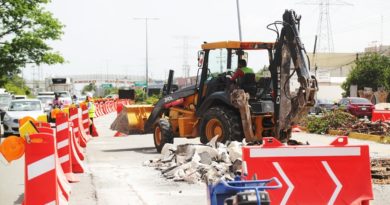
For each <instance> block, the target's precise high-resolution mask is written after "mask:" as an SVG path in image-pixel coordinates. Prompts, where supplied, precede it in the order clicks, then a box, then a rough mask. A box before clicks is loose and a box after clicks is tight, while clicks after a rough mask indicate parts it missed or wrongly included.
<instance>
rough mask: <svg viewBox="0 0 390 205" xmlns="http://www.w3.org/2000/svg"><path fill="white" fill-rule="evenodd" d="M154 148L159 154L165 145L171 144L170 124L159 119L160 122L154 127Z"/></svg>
mask: <svg viewBox="0 0 390 205" xmlns="http://www.w3.org/2000/svg"><path fill="white" fill-rule="evenodd" d="M153 141H154V146H155V147H156V149H157V152H159V153H160V152H161V150H162V148H163V147H164V145H165V143H173V132H172V127H171V124H170V123H169V121H168V120H166V119H160V121H159V122H158V123H157V124H156V126H155V127H154V132H153Z"/></svg>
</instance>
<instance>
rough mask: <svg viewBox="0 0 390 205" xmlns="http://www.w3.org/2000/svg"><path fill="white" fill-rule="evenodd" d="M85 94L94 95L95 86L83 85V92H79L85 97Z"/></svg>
mask: <svg viewBox="0 0 390 205" xmlns="http://www.w3.org/2000/svg"><path fill="white" fill-rule="evenodd" d="M87 92H93V93H95V92H96V85H95V84H93V83H90V84H88V85H85V86H84V87H83V90H82V91H81V94H83V95H85V94H87Z"/></svg>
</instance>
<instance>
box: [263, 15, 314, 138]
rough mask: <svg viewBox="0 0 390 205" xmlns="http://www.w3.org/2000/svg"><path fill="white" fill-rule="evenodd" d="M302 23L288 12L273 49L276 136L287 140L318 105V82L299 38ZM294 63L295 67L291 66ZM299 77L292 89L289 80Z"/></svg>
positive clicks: (272, 65) (271, 69)
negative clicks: (311, 74) (316, 102)
mask: <svg viewBox="0 0 390 205" xmlns="http://www.w3.org/2000/svg"><path fill="white" fill-rule="evenodd" d="M299 20H300V17H299V16H297V15H296V13H295V12H294V11H293V10H286V11H285V13H284V14H283V22H275V23H274V24H275V25H276V24H282V25H283V27H282V29H281V31H280V34H279V32H278V30H277V29H276V30H274V31H276V32H277V33H278V38H277V41H276V45H275V50H274V55H273V56H274V58H273V59H272V62H271V65H270V72H271V76H272V79H273V90H274V92H275V98H274V103H275V105H274V108H275V112H274V116H275V122H276V133H275V134H276V137H277V138H278V139H279V140H281V141H286V140H288V139H289V138H290V135H291V125H292V124H294V123H297V122H298V121H299V119H300V118H302V117H303V116H305V115H307V113H308V110H309V109H310V107H311V106H313V105H314V104H315V99H314V98H315V94H316V92H317V90H318V85H317V81H316V79H315V77H314V76H310V65H309V61H308V58H307V55H306V51H305V48H304V46H303V44H302V42H301V39H300V37H299ZM291 62H292V63H293V66H292V65H291ZM294 74H296V75H297V77H298V78H297V79H298V83H299V87H298V88H297V89H295V90H293V91H291V90H290V80H291V79H292V76H293V75H294Z"/></svg>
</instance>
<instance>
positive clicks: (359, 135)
mask: <svg viewBox="0 0 390 205" xmlns="http://www.w3.org/2000/svg"><path fill="white" fill-rule="evenodd" d="M328 134H330V135H343V134H344V131H342V130H329V131H328ZM348 138H353V139H359V140H369V141H373V142H378V143H383V144H390V137H388V136H381V135H372V134H364V133H359V132H350V133H349V134H348Z"/></svg>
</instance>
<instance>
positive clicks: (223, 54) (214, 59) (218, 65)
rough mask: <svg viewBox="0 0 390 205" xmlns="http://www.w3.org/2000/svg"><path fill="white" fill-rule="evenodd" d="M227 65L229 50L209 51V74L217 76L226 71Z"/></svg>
mask: <svg viewBox="0 0 390 205" xmlns="http://www.w3.org/2000/svg"><path fill="white" fill-rule="evenodd" d="M226 67H227V50H226V49H215V50H210V52H209V64H208V69H209V75H210V74H211V75H212V76H216V75H218V74H219V73H222V72H225V71H226Z"/></svg>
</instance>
